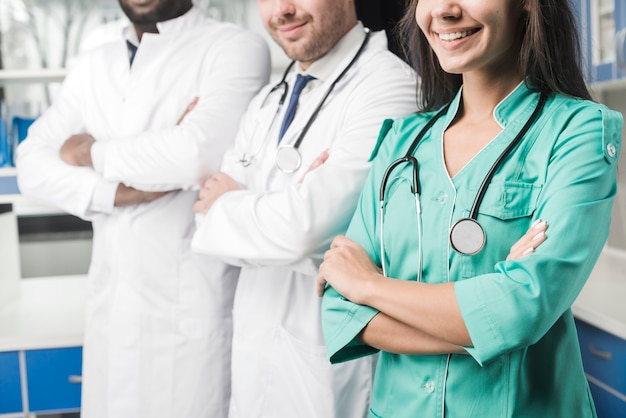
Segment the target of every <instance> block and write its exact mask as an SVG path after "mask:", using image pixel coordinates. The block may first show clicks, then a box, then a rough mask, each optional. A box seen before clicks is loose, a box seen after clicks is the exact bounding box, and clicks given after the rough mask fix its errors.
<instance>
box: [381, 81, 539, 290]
mask: <svg viewBox="0 0 626 418" xmlns="http://www.w3.org/2000/svg"><path fill="white" fill-rule="evenodd" d="M546 99H547V96H546V94H545V93H542V94H541V97H540V98H539V102H538V103H537V106H536V107H535V110H534V111H533V113H532V114H531V115H530V117H529V118H528V120H527V121H526V123H525V124H524V126H523V127H522V129H521V130H520V131H519V132H518V133H517V136H516V137H515V138H514V139H513V141H511V143H510V144H509V145H508V146H507V147H506V148H505V149H504V151H502V153H501V154H500V156H499V157H498V159H496V161H495V162H494V163H493V165H492V166H491V168H490V169H489V172H488V173H487V175H486V176H485V178H484V179H483V181H482V183H481V185H480V188H479V189H478V192H477V194H476V197H475V198H474V203H473V204H472V208H471V210H470V215H469V216H468V217H465V218H461V219H459V220H458V221H456V222H455V223H454V225H452V228H450V234H449V240H450V245H451V246H452V248H453V249H454V250H455V251H456V252H458V253H460V254H464V255H475V254H478V253H479V252H480V251H481V250H482V249H483V247H484V246H485V242H486V241H487V235H486V234H485V230H484V229H483V227H482V226H481V225H480V223H479V222H478V220H477V217H478V209H479V208H480V205H481V203H482V201H483V198H484V196H485V192H486V191H487V187H489V183H491V179H492V178H493V176H494V174H495V172H496V170H497V169H498V167H499V166H500V165H501V163H502V161H504V159H505V158H506V157H507V156H508V155H509V154H510V153H511V151H512V150H513V149H514V148H515V147H516V146H517V144H518V143H519V142H520V141H521V140H522V138H523V137H524V135H525V134H526V132H527V131H528V129H530V127H531V126H532V124H533V123H534V121H535V120H536V119H537V117H538V116H539V113H540V112H541V110H542V109H543V106H544V104H545V102H546ZM449 106H450V105H449V104H448V105H446V106H444V107H443V108H442V109H441V110H440V111H439V112H438V113H437V114H436V115H435V116H433V117H432V118H431V119H430V120H429V121H428V123H427V124H426V125H425V126H424V128H422V130H421V131H420V132H419V133H418V134H417V136H416V137H415V140H413V142H412V143H411V146H410V147H409V149H408V150H407V152H406V154H405V155H404V156H403V157H401V158H399V159H397V160H395V161H394V162H392V163H391V164H390V165H389V167H387V170H385V173H384V175H383V178H382V181H381V185H380V193H379V210H380V253H381V260H382V262H381V264H382V268H383V274H384V275H385V276H386V275H387V273H386V269H385V262H384V257H385V246H384V239H383V237H384V235H383V233H384V227H383V224H384V222H383V216H384V206H385V191H386V187H387V182H388V181H389V179H390V176H391V174H392V172H393V170H394V169H395V168H396V167H398V166H399V165H401V164H403V163H410V164H411V165H412V168H413V176H412V182H413V184H412V187H411V192H412V193H413V195H414V197H415V211H416V213H417V233H418V236H419V237H420V243H419V247H420V248H419V249H418V253H419V255H418V275H419V276H418V281H419V278H420V277H421V271H422V251H421V244H422V243H421V236H422V231H421V229H422V225H421V207H420V201H419V195H420V183H419V176H418V163H417V159H416V158H415V157H414V156H413V153H414V152H415V149H416V148H417V145H418V144H419V142H420V140H421V139H422V138H423V137H424V135H425V134H426V132H428V130H430V129H431V128H432V126H433V125H434V124H435V122H436V121H437V120H438V119H439V118H440V117H441V116H442V115H443V114H445V113H446V112H447V110H448V108H449Z"/></svg>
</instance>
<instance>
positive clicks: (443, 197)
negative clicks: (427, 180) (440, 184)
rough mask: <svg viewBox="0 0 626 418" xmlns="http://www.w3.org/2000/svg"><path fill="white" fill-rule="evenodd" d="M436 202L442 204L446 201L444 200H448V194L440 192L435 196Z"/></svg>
mask: <svg viewBox="0 0 626 418" xmlns="http://www.w3.org/2000/svg"><path fill="white" fill-rule="evenodd" d="M435 200H436V201H437V202H439V203H441V204H444V203H446V200H448V195H447V194H441V195H439V196H437V198H436V199H435Z"/></svg>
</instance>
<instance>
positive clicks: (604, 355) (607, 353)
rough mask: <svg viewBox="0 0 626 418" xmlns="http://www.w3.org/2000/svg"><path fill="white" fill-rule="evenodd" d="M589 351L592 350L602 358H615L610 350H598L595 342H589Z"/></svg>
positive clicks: (592, 352)
mask: <svg viewBox="0 0 626 418" xmlns="http://www.w3.org/2000/svg"><path fill="white" fill-rule="evenodd" d="M589 351H590V352H591V354H593V355H594V356H596V357H598V358H601V359H602V360H611V359H612V358H613V355H612V354H611V352H610V351H602V350H598V349H597V348H596V347H595V346H594V345H593V344H589Z"/></svg>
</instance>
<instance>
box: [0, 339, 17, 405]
mask: <svg viewBox="0 0 626 418" xmlns="http://www.w3.org/2000/svg"><path fill="white" fill-rule="evenodd" d="M21 411H22V388H21V379H20V360H19V354H18V352H17V351H9V352H4V353H0V414H7V413H11V412H21Z"/></svg>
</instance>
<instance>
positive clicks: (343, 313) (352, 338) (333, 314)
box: [322, 287, 378, 363]
mask: <svg viewBox="0 0 626 418" xmlns="http://www.w3.org/2000/svg"><path fill="white" fill-rule="evenodd" d="M377 313H378V311H377V310H376V309H374V308H371V307H369V306H364V305H357V304H355V303H352V302H350V301H349V300H347V299H345V298H344V297H342V296H341V295H340V294H339V293H338V292H337V291H336V290H335V289H333V288H332V287H329V288H328V289H326V292H325V293H324V298H323V299H322V314H323V316H324V327H323V330H324V338H325V340H326V347H327V350H328V356H329V358H330V362H331V363H341V362H344V361H348V360H352V359H355V358H359V357H363V356H367V355H370V354H374V353H377V352H378V350H377V349H375V348H373V347H370V346H369V345H367V344H364V343H362V342H360V341H357V340H356V337H357V335H359V333H360V332H361V331H362V330H363V329H364V328H365V327H366V326H367V324H368V323H369V322H370V321H371V320H372V318H374V316H376V314H377Z"/></svg>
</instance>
